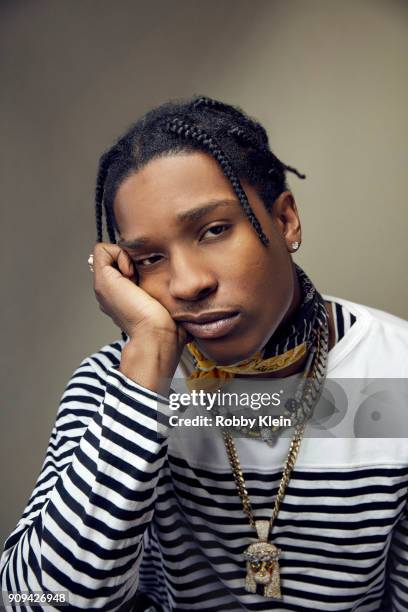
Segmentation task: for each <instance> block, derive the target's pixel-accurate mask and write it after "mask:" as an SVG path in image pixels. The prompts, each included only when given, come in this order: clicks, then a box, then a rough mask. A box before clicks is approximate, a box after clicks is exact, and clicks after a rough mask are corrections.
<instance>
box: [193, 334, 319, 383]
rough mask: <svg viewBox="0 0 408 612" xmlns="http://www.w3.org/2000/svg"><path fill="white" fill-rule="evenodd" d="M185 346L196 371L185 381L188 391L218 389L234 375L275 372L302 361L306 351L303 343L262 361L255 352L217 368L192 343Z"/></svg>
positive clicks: (258, 352)
mask: <svg viewBox="0 0 408 612" xmlns="http://www.w3.org/2000/svg"><path fill="white" fill-rule="evenodd" d="M186 346H187V349H188V350H189V352H190V353H191V355H192V356H193V357H194V360H195V362H196V369H195V370H194V371H193V372H192V373H191V374H190V376H189V377H188V378H187V381H186V382H187V386H188V387H189V389H190V390H193V389H196V388H205V389H206V390H214V389H218V388H219V387H221V386H222V385H223V384H224V383H225V382H226V381H227V380H228V379H230V378H233V377H234V375H235V374H242V375H245V376H251V374H252V375H255V374H261V373H262V374H264V373H266V372H277V371H278V370H283V368H286V367H288V366H290V365H292V364H293V363H296V362H297V361H299V360H300V359H302V357H303V356H304V355H305V354H306V351H307V347H306V343H305V342H303V343H302V344H299V345H298V346H295V347H294V348H292V349H290V350H288V351H286V352H285V353H282V354H281V355H275V356H273V357H268V358H267V359H263V358H262V352H261V351H257V352H256V353H255V354H254V355H252V357H250V358H249V359H246V360H245V361H241V362H239V363H236V364H233V365H225V366H217V364H216V363H215V362H214V361H212V360H211V359H207V358H206V357H205V356H204V355H203V354H202V353H201V352H200V350H199V349H198V348H197V346H196V345H195V344H194V342H190V343H189V344H187V345H186Z"/></svg>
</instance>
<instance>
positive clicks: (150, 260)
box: [134, 255, 161, 268]
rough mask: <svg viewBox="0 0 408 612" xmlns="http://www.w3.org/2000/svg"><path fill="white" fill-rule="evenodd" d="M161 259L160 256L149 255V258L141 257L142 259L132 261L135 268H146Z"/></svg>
mask: <svg viewBox="0 0 408 612" xmlns="http://www.w3.org/2000/svg"><path fill="white" fill-rule="evenodd" d="M160 258H161V255H150V257H143V259H138V260H134V263H135V265H136V266H140V267H144V268H146V267H148V266H152V265H153V264H155V263H157V262H158V261H159V260H160Z"/></svg>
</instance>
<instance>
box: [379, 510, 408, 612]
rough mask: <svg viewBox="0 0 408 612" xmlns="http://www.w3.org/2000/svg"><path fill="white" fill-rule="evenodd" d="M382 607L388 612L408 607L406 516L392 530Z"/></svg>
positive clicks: (399, 611) (405, 512)
mask: <svg viewBox="0 0 408 612" xmlns="http://www.w3.org/2000/svg"><path fill="white" fill-rule="evenodd" d="M383 605H384V606H386V607H385V608H384V610H389V612H405V611H406V610H407V607H408V514H407V506H406V507H405V511H404V514H403V516H402V517H401V518H400V520H399V521H398V523H397V524H396V526H395V528H394V533H393V536H392V540H391V544H390V549H389V553H388V564H387V583H386V596H385V601H384V602H383Z"/></svg>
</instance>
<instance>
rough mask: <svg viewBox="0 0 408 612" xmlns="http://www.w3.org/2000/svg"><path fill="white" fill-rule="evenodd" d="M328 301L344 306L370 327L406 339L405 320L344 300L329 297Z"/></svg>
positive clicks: (406, 325) (407, 332) (407, 328)
mask: <svg viewBox="0 0 408 612" xmlns="http://www.w3.org/2000/svg"><path fill="white" fill-rule="evenodd" d="M328 299H330V300H332V301H335V302H337V303H338V304H340V305H342V306H344V307H345V308H347V309H348V310H349V311H350V312H351V313H353V314H354V315H355V316H356V317H357V318H359V316H360V317H362V318H363V319H365V320H366V321H367V323H368V324H369V325H370V326H380V327H383V328H385V329H387V330H388V331H394V332H399V333H402V334H403V335H405V336H406V337H407V339H408V321H406V320H405V319H401V318H400V317H397V316H396V315H393V314H391V313H390V312H386V311H385V310H380V309H378V308H373V307H371V306H366V305H364V304H359V303H357V302H351V301H350V300H346V299H344V298H338V297H329V298H328Z"/></svg>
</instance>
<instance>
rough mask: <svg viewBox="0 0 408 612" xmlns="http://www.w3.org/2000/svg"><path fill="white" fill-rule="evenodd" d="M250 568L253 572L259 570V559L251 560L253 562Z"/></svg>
mask: <svg viewBox="0 0 408 612" xmlns="http://www.w3.org/2000/svg"><path fill="white" fill-rule="evenodd" d="M251 569H252V571H253V572H259V570H260V569H261V564H260V562H259V561H253V563H251Z"/></svg>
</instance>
